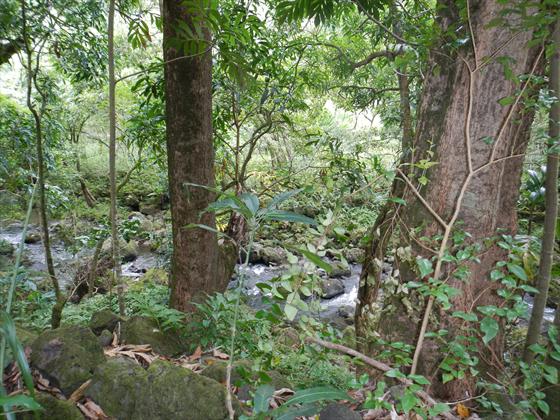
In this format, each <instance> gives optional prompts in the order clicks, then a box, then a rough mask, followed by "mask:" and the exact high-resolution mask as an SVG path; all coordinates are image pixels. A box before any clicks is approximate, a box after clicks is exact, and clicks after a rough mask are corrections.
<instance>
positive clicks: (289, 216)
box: [262, 210, 317, 226]
mask: <svg viewBox="0 0 560 420" xmlns="http://www.w3.org/2000/svg"><path fill="white" fill-rule="evenodd" d="M262 217H263V219H264V220H271V221H277V222H295V223H303V224H306V225H312V226H315V225H316V224H317V222H316V221H315V220H313V219H312V218H311V217H307V216H304V215H303V214H298V213H294V212H291V211H286V210H271V211H268V210H267V211H265V212H264V213H263V216H262Z"/></svg>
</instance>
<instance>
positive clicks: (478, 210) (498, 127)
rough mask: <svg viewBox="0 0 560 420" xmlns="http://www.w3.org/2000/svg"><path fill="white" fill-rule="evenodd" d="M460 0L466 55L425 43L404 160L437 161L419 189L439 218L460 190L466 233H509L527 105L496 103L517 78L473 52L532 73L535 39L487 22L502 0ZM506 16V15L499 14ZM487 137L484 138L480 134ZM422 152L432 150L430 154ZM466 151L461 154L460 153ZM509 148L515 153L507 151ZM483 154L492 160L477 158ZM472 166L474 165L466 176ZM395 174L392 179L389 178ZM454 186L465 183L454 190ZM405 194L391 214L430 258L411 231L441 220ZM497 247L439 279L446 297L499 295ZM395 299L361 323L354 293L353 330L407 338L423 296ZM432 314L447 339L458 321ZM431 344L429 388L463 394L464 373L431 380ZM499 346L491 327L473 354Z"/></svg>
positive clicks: (445, 19)
mask: <svg viewBox="0 0 560 420" xmlns="http://www.w3.org/2000/svg"><path fill="white" fill-rule="evenodd" d="M439 6H442V7H441V8H439V9H438V10H439V19H438V22H437V24H438V25H440V26H441V27H442V28H444V29H446V28H448V27H450V25H452V24H455V23H458V22H460V18H459V11H458V10H457V9H456V7H455V4H454V2H452V1H448V0H445V1H440V2H439ZM470 6H471V9H470V15H471V24H472V32H473V35H474V39H475V42H476V46H475V48H476V57H475V55H474V54H473V50H474V48H473V44H471V43H469V44H468V45H465V46H463V47H461V48H460V49H459V50H457V51H451V50H449V49H448V47H447V46H445V45H442V46H441V48H440V50H439V52H435V51H434V50H432V52H431V54H430V58H429V61H428V70H427V75H426V79H425V81H424V86H423V92H422V99H421V103H420V106H419V111H418V118H417V121H418V122H417V127H416V130H415V131H416V135H415V140H414V146H415V149H414V158H413V159H414V162H418V161H419V160H421V159H429V160H431V161H434V162H437V165H436V166H434V167H432V168H431V169H430V170H429V171H428V173H427V175H428V178H429V179H430V181H429V183H428V184H427V186H425V187H424V188H422V189H421V193H422V195H423V197H424V199H425V201H426V202H427V204H428V205H429V206H430V207H431V208H432V209H433V210H434V211H435V213H437V215H439V216H440V217H441V219H443V220H444V221H449V220H451V219H453V216H454V214H455V212H456V210H457V202H458V199H459V198H461V200H460V201H461V203H460V206H459V211H458V213H457V219H456V220H460V221H462V222H463V224H462V226H461V229H463V230H465V231H467V232H469V233H470V234H471V235H472V240H473V241H480V240H482V239H485V238H488V237H492V236H494V235H496V233H497V232H498V231H499V230H501V231H503V232H505V233H510V234H512V233H514V232H515V229H516V224H517V221H516V212H515V206H516V201H517V197H518V191H519V183H520V174H521V169H522V162H523V161H522V156H523V154H524V152H525V149H526V145H527V141H528V138H529V127H530V125H531V122H532V120H533V111H532V110H526V109H524V108H523V107H521V106H519V105H518V104H517V103H514V104H510V105H507V106H502V105H500V104H499V103H498V100H499V99H501V98H503V97H506V96H513V97H515V96H516V93H517V91H518V88H519V86H517V85H516V84H515V83H514V82H513V81H511V80H508V79H507V78H506V77H505V74H504V69H503V67H502V65H501V64H499V63H498V62H497V61H495V60H491V61H489V62H487V63H484V62H483V61H480V60H479V59H482V58H484V57H490V56H492V54H494V53H495V52H496V51H498V53H497V55H498V56H509V57H512V58H513V60H512V62H511V63H510V67H511V70H512V72H513V74H515V75H522V74H529V73H531V72H535V71H537V72H538V71H539V69H540V67H542V66H540V65H539V64H537V60H538V57H540V47H534V48H529V47H528V46H527V42H528V41H529V40H530V39H531V37H532V33H531V32H530V31H521V33H519V34H518V35H517V36H515V37H513V36H512V35H513V34H514V32H513V31H512V30H511V29H506V28H504V27H490V26H489V25H488V23H489V22H490V21H491V20H492V19H493V18H495V17H497V16H499V13H500V11H501V10H502V9H503V6H502V5H500V4H499V3H498V2H487V1H472V2H470ZM506 18H509V19H512V18H511V17H510V16H509V15H507V16H506ZM510 23H514V22H511V21H510ZM463 28H468V25H463ZM465 30H467V29H465ZM466 63H469V66H470V68H471V69H475V68H477V70H476V71H475V72H474V73H473V72H472V71H470V70H469V68H468V66H467V64H466ZM471 81H472V85H471ZM529 91H530V89H528V90H527V92H529ZM488 137H490V138H492V139H493V141H492V142H488V141H484V140H483V139H485V138H488ZM467 140H468V141H467ZM467 144H469V146H470V147H467ZM430 152H433V153H434V155H433V157H431V158H430V156H429V153H430ZM469 155H470V156H471V159H468V156H469ZM512 155H515V156H517V157H511V158H508V156H512ZM489 160H492V161H493V162H494V163H492V164H490V165H487V166H485V165H486V164H487V163H488V161H489ZM469 161H470V164H469ZM479 168H481V169H479ZM472 170H475V171H476V172H474V173H473V174H472V175H471V176H469V172H472ZM414 172H416V173H415V174H414V175H411V178H413V179H416V178H414V177H418V176H419V172H420V171H419V170H418V169H415V171H414ZM399 183H402V180H399V179H396V180H395V184H399ZM415 183H416V182H415ZM463 187H466V188H464V191H461V190H462V188H463ZM394 188H395V187H394ZM406 194H407V201H408V204H407V206H405V207H404V208H403V209H402V212H401V214H400V218H399V222H400V232H401V234H402V235H401V236H402V238H401V239H402V242H403V245H406V244H407V242H409V241H410V237H411V235H412V233H413V232H411V231H410V229H412V228H417V227H420V228H421V232H420V233H419V234H417V235H415V236H414V237H413V238H412V242H410V245H411V248H412V252H413V257H414V255H422V256H427V257H432V256H433V253H431V252H429V251H427V250H426V248H425V246H424V245H420V243H419V241H418V238H420V237H422V236H427V237H433V236H434V235H436V234H442V233H443V229H442V225H441V223H440V222H438V221H436V218H435V217H434V216H433V215H432V214H431V213H430V212H429V211H428V210H427V208H426V206H425V205H424V204H423V203H422V202H421V200H419V199H418V198H417V197H416V195H413V194H411V192H410V189H408V192H407V193H406ZM376 252H377V249H376V244H375V243H373V244H372V246H371V247H370V248H369V249H368V254H369V258H372V256H374V255H376ZM506 256H507V255H506V252H505V251H504V250H502V249H500V248H499V247H497V246H492V247H490V248H489V249H487V250H485V252H484V254H483V255H481V256H480V264H476V265H471V266H470V267H469V268H470V275H469V278H468V279H467V280H466V281H464V282H463V281H458V280H455V279H453V278H449V284H450V285H451V286H453V287H455V288H457V289H459V290H460V291H461V293H460V295H459V296H458V297H456V298H455V299H454V300H453V302H452V303H453V310H456V311H465V312H471V311H472V307H473V306H478V305H493V304H499V303H500V298H499V297H498V295H497V294H496V291H497V289H498V288H499V285H498V284H497V283H493V282H490V281H488V274H489V272H490V271H491V269H492V268H493V267H494V265H495V263H496V262H497V261H500V260H503V259H505V258H506ZM409 261H414V259H412V260H410V259H408V258H402V257H401V258H399V256H397V258H396V265H397V267H398V268H399V270H400V281H401V282H403V283H404V282H408V281H411V280H416V281H419V280H421V279H418V276H417V275H416V273H415V271H414V269H413V267H412V266H411V264H409ZM364 269H366V268H365V267H364ZM448 270H449V267H444V268H443V269H442V277H443V278H446V273H448V272H449V271H448ZM362 277H363V276H362ZM403 302H404V301H403V300H402V296H397V295H392V296H388V297H387V298H386V299H385V302H384V305H383V309H382V312H381V318H380V319H381V320H380V322H379V324H378V325H372V324H371V323H369V325H368V326H366V324H368V320H369V319H370V318H372V317H371V314H370V312H369V311H368V309H369V308H370V307H371V306H370V305H372V304H373V302H368V301H367V299H366V300H364V301H360V302H359V308H358V309H359V310H358V311H357V315H356V316H357V319H358V320H359V323H360V322H361V328H360V329H359V330H358V331H357V332H358V334H360V335H361V338H362V339H364V340H365V341H366V342H367V341H368V336H369V338H371V332H372V331H373V330H377V331H378V332H379V333H380V334H381V336H382V338H384V339H386V340H389V341H404V342H408V343H410V344H415V343H416V338H417V337H418V335H419V333H420V325H419V323H418V321H419V320H420V319H421V318H422V315H423V314H422V309H423V308H424V304H423V301H422V299H418V298H417V299H416V300H415V299H413V298H412V305H406V304H404V303H403ZM433 315H434V316H433V317H432V318H430V321H432V323H431V324H428V325H429V326H428V328H429V330H437V329H439V328H447V329H448V330H449V335H448V337H446V341H450V340H452V339H453V335H454V334H455V333H457V328H458V325H455V324H454V321H453V318H450V317H449V314H448V313H446V312H443V311H439V310H436V311H435V312H434V313H433ZM434 321H435V322H434ZM414 332H416V334H415V333H414ZM439 346H440V345H439V343H437V342H434V341H431V340H427V341H426V342H425V343H424V346H423V347H422V352H421V353H420V365H419V371H418V373H420V374H424V375H426V376H427V377H428V378H430V379H431V380H432V381H433V383H434V384H435V385H434V392H436V394H437V395H438V396H441V397H443V398H455V397H456V398H457V399H459V398H464V396H465V392H472V390H473V385H474V384H473V381H472V380H467V381H452V382H450V383H449V384H447V385H446V386H441V384H439V383H438V381H437V377H438V375H437V374H438V372H437V366H438V364H439V362H440V359H439V358H440V357H441V355H439V353H440V352H439ZM502 349H503V337H502V336H501V335H498V337H497V338H495V339H494V340H493V341H492V342H491V343H490V347H488V348H484V349H481V350H482V352H481V356H482V363H483V364H484V365H487V366H491V365H498V366H499V364H500V362H501V355H502V354H503V351H502Z"/></svg>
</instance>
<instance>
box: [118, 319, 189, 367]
mask: <svg viewBox="0 0 560 420" xmlns="http://www.w3.org/2000/svg"><path fill="white" fill-rule="evenodd" d="M121 341H122V342H123V343H126V344H149V345H150V346H152V350H153V351H154V352H155V353H159V354H162V355H164V356H168V357H173V356H177V355H179V354H181V353H183V352H185V351H186V349H187V346H186V343H184V342H183V341H182V340H181V339H180V338H179V337H178V336H177V334H175V333H173V332H166V331H163V330H162V329H160V327H159V326H158V324H157V322H156V320H154V319H151V318H146V317H142V316H135V317H133V318H131V319H130V320H128V321H126V322H124V323H123V325H122V330H121Z"/></svg>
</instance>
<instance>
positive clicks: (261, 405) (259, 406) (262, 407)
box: [253, 384, 274, 414]
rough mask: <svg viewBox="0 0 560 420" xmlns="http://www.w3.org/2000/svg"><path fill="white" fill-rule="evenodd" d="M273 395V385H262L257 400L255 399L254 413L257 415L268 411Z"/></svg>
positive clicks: (256, 395)
mask: <svg viewBox="0 0 560 420" xmlns="http://www.w3.org/2000/svg"><path fill="white" fill-rule="evenodd" d="M273 394H274V387H273V386H272V385H268V384H267V385H261V386H259V387H258V388H257V390H256V391H255V398H254V399H253V402H254V403H253V411H254V413H255V414H257V413H264V412H266V411H268V404H269V401H270V398H271V397H272V395H273Z"/></svg>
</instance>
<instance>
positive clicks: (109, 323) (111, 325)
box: [88, 309, 123, 335]
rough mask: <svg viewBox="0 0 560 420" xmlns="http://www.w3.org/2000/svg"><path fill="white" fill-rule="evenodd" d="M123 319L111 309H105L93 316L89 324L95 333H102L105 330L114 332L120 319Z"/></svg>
mask: <svg viewBox="0 0 560 420" xmlns="http://www.w3.org/2000/svg"><path fill="white" fill-rule="evenodd" d="M122 320H123V319H122V318H121V317H120V316H118V315H117V314H116V313H114V312H112V311H110V310H109V309H103V310H101V311H98V312H96V313H94V314H93V315H92V316H91V320H90V321H89V324H88V326H89V328H90V329H91V330H92V331H93V333H94V334H95V335H100V334H101V332H102V331H103V330H108V331H110V332H113V331H114V330H115V328H116V326H117V324H118V323H119V321H122Z"/></svg>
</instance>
